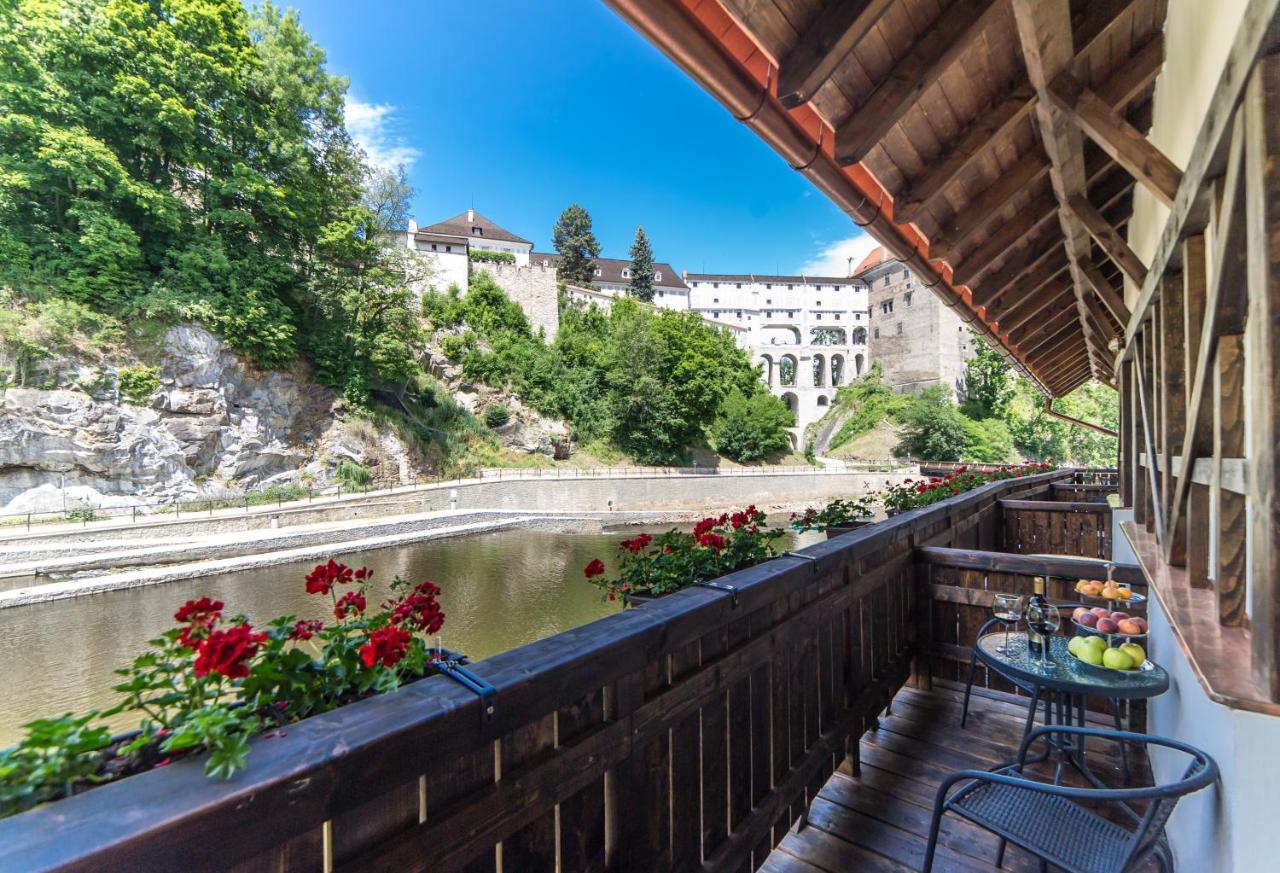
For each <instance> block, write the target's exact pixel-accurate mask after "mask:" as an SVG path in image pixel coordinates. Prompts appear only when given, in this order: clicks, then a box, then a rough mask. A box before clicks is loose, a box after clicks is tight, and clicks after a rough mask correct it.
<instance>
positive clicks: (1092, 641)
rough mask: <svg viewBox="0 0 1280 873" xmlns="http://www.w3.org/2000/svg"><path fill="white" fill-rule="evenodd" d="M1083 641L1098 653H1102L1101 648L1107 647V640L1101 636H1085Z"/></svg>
mask: <svg viewBox="0 0 1280 873" xmlns="http://www.w3.org/2000/svg"><path fill="white" fill-rule="evenodd" d="M1084 641H1085V643H1087V644H1088V645H1089V646H1092V647H1093V648H1095V649H1097V650H1098V654H1099V655H1101V654H1102V650H1103V649H1105V648H1106V647H1107V641H1106V640H1105V639H1103V638H1102V637H1085V638H1084Z"/></svg>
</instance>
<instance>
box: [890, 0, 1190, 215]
mask: <svg viewBox="0 0 1280 873" xmlns="http://www.w3.org/2000/svg"><path fill="white" fill-rule="evenodd" d="M1133 3H1134V0H1122V2H1118V0H1095V2H1093V3H1091V4H1090V6H1089V9H1088V10H1087V12H1086V15H1085V19H1084V21H1083V22H1082V23H1081V24H1080V26H1079V27H1077V29H1076V41H1077V43H1078V44H1079V45H1080V46H1081V48H1080V51H1079V52H1078V53H1077V55H1076V58H1077V59H1082V58H1083V57H1084V56H1085V55H1087V54H1088V53H1089V51H1090V49H1091V48H1092V47H1093V46H1094V45H1096V44H1097V43H1098V42H1099V41H1101V40H1103V39H1105V38H1106V37H1107V36H1108V34H1109V32H1110V30H1111V28H1112V27H1114V26H1115V25H1116V22H1117V20H1118V19H1119V17H1120V16H1121V14H1123V13H1124V11H1125V9H1127V8H1128V7H1129V6H1130V5H1133ZM1163 60H1164V42H1163V39H1162V38H1161V37H1159V36H1157V37H1156V38H1155V39H1152V40H1150V41H1148V43H1147V44H1146V45H1145V46H1144V47H1143V49H1142V50H1141V51H1140V52H1138V53H1136V54H1135V55H1134V56H1133V57H1131V58H1130V59H1129V60H1128V61H1126V62H1125V64H1124V66H1123V67H1122V68H1121V69H1120V70H1119V71H1117V72H1116V73H1115V74H1114V75H1112V76H1111V78H1109V79H1108V80H1107V82H1106V84H1105V85H1103V86H1102V87H1101V88H1099V89H1098V94H1099V96H1101V97H1102V98H1103V100H1105V101H1107V102H1108V103H1109V104H1110V105H1112V106H1125V105H1127V104H1128V103H1129V101H1130V100H1132V99H1133V98H1134V97H1135V96H1137V95H1138V94H1139V93H1141V92H1142V91H1143V90H1144V89H1145V88H1146V86H1148V85H1150V84H1151V82H1152V81H1153V80H1154V79H1155V77H1156V74H1157V73H1159V72H1160V65H1161V63H1162V62H1163ZM1035 105H1036V95H1035V91H1034V90H1032V89H1030V88H1027V87H1019V88H1016V89H1015V90H1013V91H1011V92H1010V93H1009V94H1007V95H1006V96H1004V97H1001V98H1000V99H998V100H996V101H995V102H994V103H992V104H991V105H990V106H988V107H987V108H986V110H985V111H984V112H983V113H982V114H981V115H979V116H978V117H977V119H975V120H974V121H973V122H971V123H970V124H969V126H968V127H966V128H965V129H964V131H963V132H962V133H961V134H960V135H959V136H958V137H956V139H955V144H954V145H953V146H952V147H951V148H950V149H949V150H948V151H946V152H945V153H944V154H942V155H940V156H939V157H938V158H937V160H935V161H934V162H933V163H931V164H930V165H929V166H928V168H926V169H925V171H924V172H923V173H921V174H920V175H919V176H917V177H916V178H915V179H912V180H911V181H910V182H908V183H907V184H906V186H905V187H904V188H903V189H902V190H901V191H900V192H898V196H896V197H895V198H894V201H893V215H894V219H895V220H897V221H914V220H915V219H916V218H917V217H918V216H919V214H920V212H921V211H923V210H924V209H925V208H926V207H927V206H928V205H929V202H930V201H931V200H933V198H934V197H937V196H938V195H939V194H941V193H942V192H943V191H944V190H945V189H946V188H947V187H949V186H950V185H951V183H952V182H953V181H954V180H955V178H956V177H957V176H958V175H960V173H962V172H963V171H964V170H965V169H966V168H967V167H968V166H969V165H970V164H971V163H972V162H973V161H974V159H976V158H977V157H979V156H980V155H982V154H984V153H985V152H986V150H987V149H988V148H990V147H991V146H992V144H994V143H996V142H998V141H1000V140H1001V139H1003V138H1004V137H1005V135H1006V134H1007V133H1008V132H1009V131H1010V130H1012V129H1013V128H1014V127H1015V126H1016V125H1017V124H1018V122H1020V121H1021V120H1022V119H1024V118H1026V117H1027V114H1028V113H1029V112H1031V110H1032V109H1034V108H1035Z"/></svg>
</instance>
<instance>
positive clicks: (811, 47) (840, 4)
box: [778, 0, 893, 108]
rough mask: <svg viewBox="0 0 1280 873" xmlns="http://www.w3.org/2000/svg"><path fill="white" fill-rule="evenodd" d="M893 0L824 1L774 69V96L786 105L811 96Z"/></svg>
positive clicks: (799, 102) (802, 101) (793, 104)
mask: <svg viewBox="0 0 1280 873" xmlns="http://www.w3.org/2000/svg"><path fill="white" fill-rule="evenodd" d="M892 4H893V0H832V2H830V3H827V4H825V5H824V6H823V7H822V10H821V11H820V12H819V13H818V17H817V19H815V20H814V22H813V24H811V25H810V26H809V29H808V30H806V31H805V32H804V33H803V34H801V35H800V39H799V41H798V42H796V45H795V48H793V49H792V50H791V52H790V53H789V54H788V55H787V57H786V58H785V59H784V60H783V61H782V63H781V65H780V66H779V68H778V99H779V100H780V101H782V105H783V106H786V107H788V108H794V107H796V106H800V105H801V104H803V103H807V102H809V101H810V100H812V99H813V97H814V95H815V94H817V93H818V89H819V88H821V87H822V86H823V84H825V83H826V81H827V80H828V79H830V78H831V75H832V74H833V73H834V72H835V71H836V70H837V69H838V68H839V66H840V64H841V63H842V62H843V61H844V59H845V57H847V56H848V54H849V52H851V51H853V49H854V46H856V45H857V44H858V43H859V42H860V41H861V40H862V38H863V37H864V36H866V35H867V33H868V32H869V31H870V30H871V28H873V27H875V25H876V22H877V21H879V20H880V16H881V15H883V14H884V12H885V10H886V9H888V8H889V7H890V6H891V5H892Z"/></svg>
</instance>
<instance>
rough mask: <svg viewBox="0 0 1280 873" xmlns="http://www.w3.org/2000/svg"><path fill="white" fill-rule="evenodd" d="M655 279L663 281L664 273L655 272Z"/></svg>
mask: <svg viewBox="0 0 1280 873" xmlns="http://www.w3.org/2000/svg"><path fill="white" fill-rule="evenodd" d="M653 281H655V282H661V281H662V274H661V273H654V274H653Z"/></svg>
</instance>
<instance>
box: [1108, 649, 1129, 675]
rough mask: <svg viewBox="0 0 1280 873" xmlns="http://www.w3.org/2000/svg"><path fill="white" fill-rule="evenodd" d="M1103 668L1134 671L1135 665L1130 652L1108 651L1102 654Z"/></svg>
mask: <svg viewBox="0 0 1280 873" xmlns="http://www.w3.org/2000/svg"><path fill="white" fill-rule="evenodd" d="M1102 666H1104V667H1110V668H1111V669H1112V670H1132V669H1133V668H1134V666H1135V665H1134V663H1133V658H1130V657H1129V653H1128V652H1124V651H1121V650H1120V649H1107V650H1106V651H1105V652H1103V653H1102Z"/></svg>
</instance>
